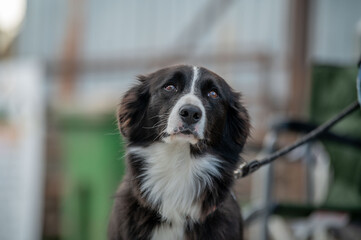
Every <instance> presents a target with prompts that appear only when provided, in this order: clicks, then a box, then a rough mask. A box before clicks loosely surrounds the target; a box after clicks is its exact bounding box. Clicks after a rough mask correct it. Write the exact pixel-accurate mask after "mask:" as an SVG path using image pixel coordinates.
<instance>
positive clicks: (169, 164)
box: [129, 141, 221, 239]
mask: <svg viewBox="0 0 361 240" xmlns="http://www.w3.org/2000/svg"><path fill="white" fill-rule="evenodd" d="M129 153H132V154H138V155H140V156H142V157H143V158H144V159H145V161H146V164H145V169H144V174H143V176H142V177H144V181H143V184H142V185H141V189H140V190H141V192H142V194H143V196H146V197H147V200H148V201H149V202H150V203H152V204H154V205H157V204H159V209H158V211H159V213H160V214H161V216H162V217H163V218H164V219H165V220H168V221H170V222H172V226H173V224H175V225H174V229H170V228H169V227H167V226H160V227H159V228H157V230H156V231H155V233H154V234H155V235H157V236H160V234H165V235H167V236H169V234H168V233H167V232H171V233H172V234H176V235H178V233H177V232H178V230H177V229H178V227H179V226H182V227H183V224H184V222H185V218H186V217H189V218H190V219H191V220H193V221H197V220H198V219H199V217H200V213H201V212H200V211H201V206H199V205H198V204H196V203H195V200H196V199H197V198H199V197H200V196H201V193H202V191H203V190H204V189H205V187H206V186H209V187H211V186H212V184H213V182H212V179H213V177H220V175H221V174H220V172H219V168H220V167H221V161H220V160H219V159H217V158H216V157H215V156H212V155H209V154H208V155H205V156H202V157H198V158H193V157H192V156H191V155H190V145H189V143H187V142H178V141H175V142H171V143H154V144H152V145H151V146H149V147H131V148H130V149H129ZM159 239H162V238H159ZM168 239H177V238H168Z"/></svg>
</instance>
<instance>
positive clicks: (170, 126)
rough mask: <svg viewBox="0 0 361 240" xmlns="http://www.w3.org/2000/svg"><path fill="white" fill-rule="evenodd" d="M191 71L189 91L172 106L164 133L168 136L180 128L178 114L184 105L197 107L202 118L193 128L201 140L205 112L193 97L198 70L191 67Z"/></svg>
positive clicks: (196, 98)
mask: <svg viewBox="0 0 361 240" xmlns="http://www.w3.org/2000/svg"><path fill="white" fill-rule="evenodd" d="M192 70H193V76H192V79H191V83H190V91H189V93H187V94H186V95H184V96H182V97H181V98H180V99H179V100H178V101H177V103H176V104H175V105H174V107H173V109H172V110H171V113H170V115H169V118H168V123H167V128H166V130H165V131H166V132H167V133H168V134H170V135H172V134H174V129H175V128H178V127H180V126H181V125H182V124H183V122H182V119H181V118H180V117H179V114H178V113H179V110H180V108H181V107H182V106H184V105H186V104H191V105H194V106H197V107H199V108H200V109H201V111H202V117H201V119H200V121H199V122H198V123H197V124H195V128H196V129H197V132H198V137H199V138H200V139H203V138H204V128H205V124H206V110H205V108H204V106H203V104H202V101H201V100H200V99H199V97H198V96H196V95H195V86H196V82H197V80H198V79H199V68H198V67H196V66H193V67H192Z"/></svg>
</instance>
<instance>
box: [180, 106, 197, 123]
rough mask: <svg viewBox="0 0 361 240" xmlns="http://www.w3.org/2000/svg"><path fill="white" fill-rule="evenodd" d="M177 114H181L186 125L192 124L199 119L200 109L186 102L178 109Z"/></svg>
mask: <svg viewBox="0 0 361 240" xmlns="http://www.w3.org/2000/svg"><path fill="white" fill-rule="evenodd" d="M179 115H180V116H181V118H182V120H183V122H185V123H187V124H188V125H192V124H194V123H196V122H198V121H199V120H200V119H201V117H202V111H201V109H200V108H199V107H197V106H194V105H191V104H187V105H184V106H183V107H181V108H180V109H179Z"/></svg>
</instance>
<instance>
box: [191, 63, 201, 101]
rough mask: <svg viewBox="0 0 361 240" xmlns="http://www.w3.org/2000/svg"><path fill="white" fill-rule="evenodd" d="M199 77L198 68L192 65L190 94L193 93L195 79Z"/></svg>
mask: <svg viewBox="0 0 361 240" xmlns="http://www.w3.org/2000/svg"><path fill="white" fill-rule="evenodd" d="M198 78H199V68H198V67H196V66H193V77H192V84H191V91H190V93H191V94H194V86H195V85H196V81H197V80H198Z"/></svg>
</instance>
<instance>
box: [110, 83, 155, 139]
mask: <svg viewBox="0 0 361 240" xmlns="http://www.w3.org/2000/svg"><path fill="white" fill-rule="evenodd" d="M147 79H148V77H147V76H138V80H139V83H138V84H137V85H135V86H134V87H132V88H131V89H129V90H128V91H127V92H126V93H125V95H124V96H123V99H122V101H121V103H120V107H119V108H118V112H117V119H118V127H119V130H120V132H121V133H122V134H123V136H124V137H126V138H129V137H130V135H131V134H132V131H137V130H139V129H140V128H141V123H142V121H143V120H144V118H145V116H146V110H147V106H148V102H149V98H150V94H149V81H147Z"/></svg>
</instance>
